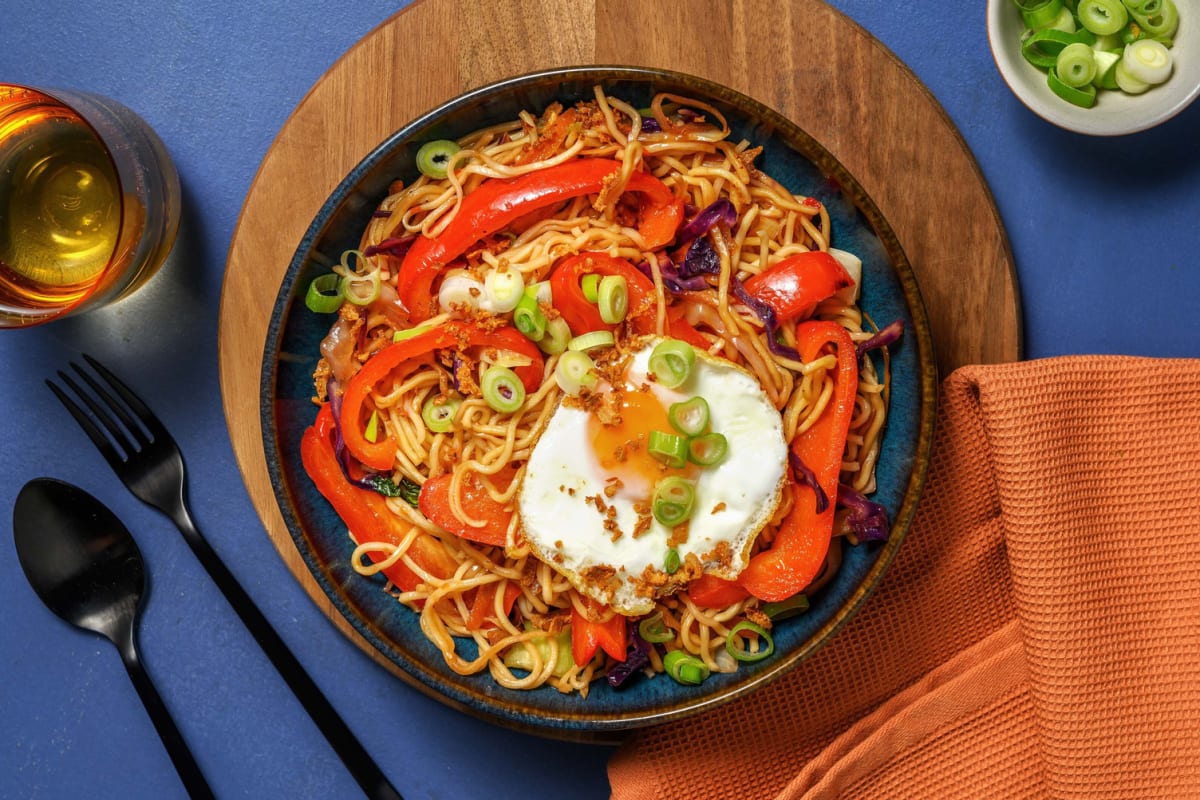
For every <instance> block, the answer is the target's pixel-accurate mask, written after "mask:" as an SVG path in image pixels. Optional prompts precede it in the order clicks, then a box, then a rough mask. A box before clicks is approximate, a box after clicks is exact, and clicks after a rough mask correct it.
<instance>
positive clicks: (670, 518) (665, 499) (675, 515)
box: [650, 475, 696, 557]
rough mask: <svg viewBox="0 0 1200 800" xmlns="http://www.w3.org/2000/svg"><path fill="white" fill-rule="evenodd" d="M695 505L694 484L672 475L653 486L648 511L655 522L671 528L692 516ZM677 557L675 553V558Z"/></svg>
mask: <svg viewBox="0 0 1200 800" xmlns="http://www.w3.org/2000/svg"><path fill="white" fill-rule="evenodd" d="M695 503H696V484H694V483H693V482H692V481H689V480H688V479H687V478H680V477H679V476H677V475H672V476H671V477H669V478H663V479H662V480H661V481H659V482H658V483H657V484H656V485H655V487H654V499H653V500H652V501H651V506H650V510H651V513H652V514H654V518H655V519H656V520H658V521H659V522H660V523H662V524H663V525H666V526H667V527H668V528H673V527H675V526H676V525H678V524H679V523H681V522H683V521H685V520H686V519H687V518H688V517H690V516H691V515H692V506H693V505H695ZM678 555H679V554H678V553H676V557H678Z"/></svg>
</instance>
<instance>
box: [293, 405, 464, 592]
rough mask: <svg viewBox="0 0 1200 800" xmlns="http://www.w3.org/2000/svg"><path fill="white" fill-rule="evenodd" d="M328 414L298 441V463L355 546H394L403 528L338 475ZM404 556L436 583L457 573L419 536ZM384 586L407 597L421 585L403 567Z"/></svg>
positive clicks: (376, 498)
mask: <svg viewBox="0 0 1200 800" xmlns="http://www.w3.org/2000/svg"><path fill="white" fill-rule="evenodd" d="M333 438H334V426H333V412H332V411H331V410H330V408H329V406H328V404H326V405H324V406H322V407H321V410H320V412H319V413H318V414H317V419H316V421H315V422H314V423H313V424H312V425H311V426H309V428H308V429H307V430H305V431H304V436H303V438H302V439H301V441H300V460H301V462H302V463H303V464H304V471H305V472H306V473H308V476H309V478H311V479H312V482H313V484H315V485H316V487H317V491H319V492H320V493H321V495H322V496H323V497H324V498H325V499H326V500H328V501H329V504H330V505H332V506H333V510H334V511H336V512H337V514H338V516H339V517H341V518H342V521H343V522H345V523H346V526H347V527H348V528H350V531H351V533H353V534H354V537H355V539H357V540H358V541H359V542H387V543H389V544H394V545H399V544H400V543H401V541H403V539H404V537H405V536H406V535H407V530H406V529H405V527H404V525H403V523H401V522H400V520H399V519H398V518H397V517H396V515H395V514H393V513H392V512H391V510H389V509H388V507H387V502H386V501H385V500H384V498H383V496H382V495H380V494H378V493H376V492H372V491H370V490H369V489H362V488H359V487H357V486H355V485H353V484H352V483H350V482H349V481H348V480H346V476H345V475H344V474H343V473H342V468H341V466H340V465H339V464H338V460H337V455H336V454H335V453H334V442H333ZM407 554H408V556H409V558H411V559H412V560H413V561H414V562H416V563H417V564H418V565H419V566H420V567H421V569H423V570H425V571H426V572H428V573H429V574H430V575H433V576H435V577H438V578H449V577H450V576H451V575H453V574H454V571H455V570H456V569H458V563H457V562H456V561H455V560H454V558H452V557H451V556H450V555H449V554H448V553H447V552H446V551H445V550H444V549H443V548H442V546H441V544H440V543H439V542H438V541H437V539H435V538H434V537H432V536H430V535H429V534H428V533H424V532H420V533H418V534H417V536H416V538H415V539H414V540H413V541H412V543H411V544H410V545H409V547H408V551H407ZM370 558H371V560H373V561H377V562H378V561H382V560H383V559H384V558H385V556H384V555H383V554H378V553H372V554H371V555H370ZM383 573H384V575H386V576H387V578H388V580H390V581H391V582H392V583H394V584H396V586H399V587H400V588H401V589H402V590H403V591H406V592H411V591H412V590H413V589H415V588H417V586H418V585H419V584H420V583H421V582H422V580H421V578H420V577H418V576H417V574H416V573H415V572H413V571H412V570H411V569H409V568H408V566H406V565H405V563H404V562H403V561H397V562H396V563H395V564H393V565H391V566H390V567H387V568H386V569H385V570H384V571H383Z"/></svg>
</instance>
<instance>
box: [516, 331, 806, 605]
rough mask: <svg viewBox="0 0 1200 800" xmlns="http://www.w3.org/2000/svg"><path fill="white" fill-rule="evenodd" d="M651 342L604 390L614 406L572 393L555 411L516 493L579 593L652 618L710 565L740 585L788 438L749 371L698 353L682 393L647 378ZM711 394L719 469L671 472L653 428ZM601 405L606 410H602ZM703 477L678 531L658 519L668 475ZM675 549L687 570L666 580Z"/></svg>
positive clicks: (536, 541)
mask: <svg viewBox="0 0 1200 800" xmlns="http://www.w3.org/2000/svg"><path fill="white" fill-rule="evenodd" d="M660 341H662V340H661V339H657V338H651V339H649V340H647V341H646V343H645V344H644V346H643V347H642V348H641V349H639V350H638V351H636V352H635V353H633V354H632V357H631V358H629V359H628V365H627V368H626V369H625V370H624V372H623V374H618V375H617V377H616V378H615V379H614V380H612V382H611V383H609V384H607V385H603V384H602V385H601V386H600V387H599V388H598V389H597V392H607V393H610V394H611V395H612V397H610V398H609V400H610V402H608V403H607V404H604V403H599V404H598V403H596V402H594V401H595V400H596V399H597V398H596V397H595V396H593V397H592V398H591V400H592V401H593V402H590V403H587V402H579V401H578V400H577V399H575V398H566V399H565V400H564V401H563V402H562V403H561V404H560V405H559V407H558V408H557V409H556V410H555V412H554V414H553V416H552V417H551V418H550V420H549V422H548V424H547V425H546V428H545V430H544V431H543V433H542V435H541V436H540V438H539V439H538V442H537V444H536V445H535V447H534V449H533V452H532V454H531V455H530V458H529V461H528V464H527V466H526V472H525V477H524V480H523V482H522V485H521V489H520V494H519V496H518V508H519V513H520V518H521V525H522V530H523V533H524V536H525V539H526V540H527V541H528V542H529V544H530V546H531V547H532V549H533V550H534V551H535V552H536V553H537V555H538V556H539V557H540V558H541V559H542V560H543V561H545V562H546V563H548V564H550V565H551V566H552V567H553V568H554V569H555V570H557V571H558V572H559V573H561V574H562V575H564V576H565V577H566V578H567V579H568V580H569V581H570V582H571V584H572V585H573V586H574V587H575V588H576V589H577V590H579V591H580V592H582V593H583V594H585V595H588V596H590V597H592V598H594V599H596V600H598V601H600V602H602V603H605V604H607V605H610V606H612V607H613V608H614V609H615V610H617V611H618V612H620V613H622V614H625V615H629V616H636V615H640V614H647V613H649V612H650V611H651V610H652V609H653V607H654V603H655V600H656V598H657V597H660V596H662V595H664V594H667V593H670V592H673V591H676V590H677V589H678V588H679V586H680V585H681V582H682V581H683V580H686V579H687V578H694V577H698V575H699V572H700V570H701V568H702V570H703V571H704V572H709V573H712V574H715V575H718V576H720V577H723V578H729V579H732V578H736V577H737V575H738V574H740V573H741V571H742V570H743V569H744V568H745V566H746V561H747V559H748V558H749V554H750V549H751V547H752V546H753V544H754V540H755V538H756V537H757V536H758V533H759V532H760V531H761V530H762V528H763V527H764V526H765V525H766V524H767V522H769V521H770V519H771V517H772V516H773V515H774V512H775V509H776V507H777V506H778V504H779V498H780V495H781V492H782V490H783V487H784V485H785V483H786V481H787V443H786V442H785V441H784V437H783V423H782V419H781V417H780V414H779V412H778V411H777V410H776V409H775V407H774V406H773V405H772V404H771V402H770V401H769V400H768V398H767V397H766V395H765V393H764V392H763V390H762V387H761V386H760V385H759V383H758V381H757V380H756V379H755V378H754V377H753V376H752V375H750V373H748V372H746V371H745V370H743V369H741V368H740V367H738V366H736V365H735V364H733V363H731V362H729V361H726V360H724V359H720V358H716V357H712V356H709V355H708V354H706V353H704V352H701V351H697V353H696V355H697V358H696V362H695V364H694V365H693V367H692V370H691V373H690V374H689V376H688V378H687V380H686V381H685V382H684V383H683V384H682V385H681V386H679V387H677V388H675V389H668V388H666V387H664V386H662V385H661V384H658V383H656V382H655V381H654V380H653V377H652V376H650V375H648V371H649V370H648V364H649V361H650V354H651V351H652V350H653V349H654V346H655V345H656V344H658V342H660ZM696 396H700V397H703V398H704V399H705V400H706V401H707V402H708V406H709V428H710V430H712V431H714V432H718V433H721V434H723V435H724V436H725V438H726V440H727V441H728V451H727V453H726V455H725V457H724V458H723V459H722V460H721V461H720V462H719V463H718V464H716V465H713V466H704V467H702V466H698V465H695V464H687V465H686V466H685V467H683V468H680V469H668V468H667V467H665V466H664V465H663V464H662V463H660V462H659V461H658V460H657V459H655V458H654V457H653V456H652V455H651V454H650V453H649V452H648V450H647V447H646V443H647V440H648V439H649V436H650V433H651V431H655V430H659V431H663V432H674V429H673V428H672V426H671V424H670V421H669V418H668V409H669V408H670V406H671V404H672V403H676V402H681V401H683V400H687V399H689V398H692V397H696ZM598 405H600V406H605V407H606V411H605V412H601V411H599V410H598V409H597V406H598ZM671 474H675V475H682V476H684V477H686V478H688V479H689V480H693V481H694V482H695V504H694V506H693V511H692V515H691V518H690V519H689V520H688V521H687V522H686V523H685V524H684V525H680V526H677V527H675V528H669V527H667V526H665V525H662V524H661V523H659V522H658V521H657V520H655V519H654V518H653V516H652V515H651V513H650V508H651V501H652V498H653V494H654V487H655V485H656V483H657V482H658V481H659V480H661V479H662V478H663V477H665V476H667V475H671ZM672 548H674V549H675V551H676V552H677V553H678V554H679V556H680V561H681V562H682V564H683V565H684V567H683V569H681V570H680V571H679V573H676V574H667V572H666V570H665V569H664V561H665V559H666V558H667V553H668V551H669V550H671V549H672Z"/></svg>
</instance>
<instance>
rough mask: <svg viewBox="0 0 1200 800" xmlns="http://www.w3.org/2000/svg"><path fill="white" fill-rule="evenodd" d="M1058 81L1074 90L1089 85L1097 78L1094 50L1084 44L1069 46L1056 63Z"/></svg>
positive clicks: (1063, 50)
mask: <svg viewBox="0 0 1200 800" xmlns="http://www.w3.org/2000/svg"><path fill="white" fill-rule="evenodd" d="M1054 72H1055V74H1056V75H1058V79H1059V80H1060V81H1062V82H1063V83H1065V84H1066V85H1067V86H1070V87H1071V88H1073V89H1078V88H1079V87H1081V86H1084V85H1086V84H1089V83H1091V82H1092V80H1093V79H1094V78H1095V77H1096V58H1095V56H1093V55H1092V48H1090V47H1088V46H1087V45H1086V44H1083V43H1082V42H1075V43H1074V44H1069V45H1067V46H1066V47H1064V48H1063V49H1062V52H1061V53H1059V54H1058V59H1057V60H1056V61H1055V63H1054Z"/></svg>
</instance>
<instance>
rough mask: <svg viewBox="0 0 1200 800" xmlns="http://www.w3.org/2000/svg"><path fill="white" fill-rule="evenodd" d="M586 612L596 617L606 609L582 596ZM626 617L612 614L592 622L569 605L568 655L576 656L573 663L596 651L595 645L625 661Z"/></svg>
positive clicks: (578, 663)
mask: <svg viewBox="0 0 1200 800" xmlns="http://www.w3.org/2000/svg"><path fill="white" fill-rule="evenodd" d="M583 602H584V605H586V606H587V607H588V611H589V614H590V615H592V616H595V617H597V618H599V617H601V616H603V614H604V613H606V611H607V608H606V607H605V606H602V605H600V604H599V603H597V602H595V601H594V600H592V599H591V598H589V597H584V598H583ZM625 632H626V620H625V617H623V616H621V615H620V614H613V615H612V616H611V617H609V619H608V621H607V622H593V621H592V620H591V619H589V618H588V616H586V615H584V614H581V613H579V610H578V609H577V608H576V607H575V606H574V604H572V606H571V655H572V656H574V657H575V665H576V666H579V667H582V666H584V665H585V664H587V663H588V662H589V661H591V660H592V657H593V656H595V655H596V650H597V648H599V649H601V650H603V651H604V652H606V653H608V654H609V655H610V656H612V658H613V659H614V660H616V661H624V660H625V655H626V652H627V648H626V644H625Z"/></svg>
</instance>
